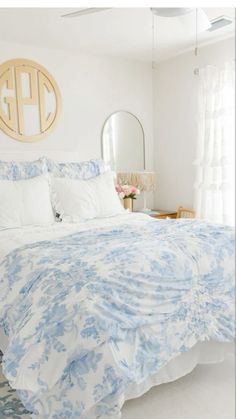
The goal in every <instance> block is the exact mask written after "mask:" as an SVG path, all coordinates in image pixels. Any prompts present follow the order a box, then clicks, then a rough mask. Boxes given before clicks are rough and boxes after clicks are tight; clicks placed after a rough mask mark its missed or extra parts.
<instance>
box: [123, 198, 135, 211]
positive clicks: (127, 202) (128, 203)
mask: <svg viewBox="0 0 236 419" xmlns="http://www.w3.org/2000/svg"><path fill="white" fill-rule="evenodd" d="M123 201H124V208H125V209H128V210H129V211H130V212H132V211H133V199H132V198H124V199H123Z"/></svg>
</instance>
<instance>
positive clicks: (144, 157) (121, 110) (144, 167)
mask: <svg viewBox="0 0 236 419" xmlns="http://www.w3.org/2000/svg"><path fill="white" fill-rule="evenodd" d="M119 112H125V113H128V114H129V115H131V116H133V117H134V118H135V119H136V120H137V121H138V123H139V125H140V128H141V130H142V134H143V169H142V170H140V172H142V171H144V170H146V152H145V146H146V143H145V133H144V129H143V126H142V124H141V122H140V120H139V119H138V117H137V116H136V115H134V114H133V113H132V112H130V111H126V110H124V109H119V110H118V111H114V112H112V113H111V114H110V115H109V116H108V117H107V118H106V119H105V121H104V123H103V125H102V131H101V151H102V159H103V160H104V153H103V141H102V140H103V132H104V129H105V126H106V123H107V121H108V120H109V119H110V118H111V117H112V116H113V115H115V114H116V113H119Z"/></svg>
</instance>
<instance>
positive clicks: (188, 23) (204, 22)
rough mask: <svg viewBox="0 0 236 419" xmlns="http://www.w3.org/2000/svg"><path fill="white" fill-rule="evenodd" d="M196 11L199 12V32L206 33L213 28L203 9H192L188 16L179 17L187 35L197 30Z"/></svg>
mask: <svg viewBox="0 0 236 419" xmlns="http://www.w3.org/2000/svg"><path fill="white" fill-rule="evenodd" d="M196 10H197V32H198V33H201V32H205V31H206V30H208V29H209V28H210V27H211V22H210V20H209V19H208V16H207V15H206V13H205V12H204V10H203V9H201V8H198V9H192V12H190V13H189V14H188V15H185V16H179V20H180V22H181V24H182V26H183V27H184V29H185V31H186V33H188V34H190V35H191V34H193V33H194V31H195V29H196Z"/></svg>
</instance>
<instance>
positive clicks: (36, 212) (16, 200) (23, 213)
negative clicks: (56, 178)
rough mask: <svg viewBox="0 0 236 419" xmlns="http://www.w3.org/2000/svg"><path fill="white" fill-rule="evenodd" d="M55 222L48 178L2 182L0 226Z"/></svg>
mask: <svg viewBox="0 0 236 419" xmlns="http://www.w3.org/2000/svg"><path fill="white" fill-rule="evenodd" d="M53 222H54V214H53V209H52V204H51V198H50V185H49V181H48V178H47V176H37V177H34V178H31V179H25V180H0V226H1V227H21V226H26V225H44V224H51V223H53Z"/></svg>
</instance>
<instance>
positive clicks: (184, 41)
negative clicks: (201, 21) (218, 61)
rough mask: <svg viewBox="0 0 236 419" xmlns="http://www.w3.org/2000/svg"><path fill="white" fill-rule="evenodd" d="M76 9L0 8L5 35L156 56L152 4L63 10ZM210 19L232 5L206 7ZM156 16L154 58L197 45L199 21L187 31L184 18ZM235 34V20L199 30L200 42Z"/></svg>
mask: <svg viewBox="0 0 236 419" xmlns="http://www.w3.org/2000/svg"><path fill="white" fill-rule="evenodd" d="M74 10H76V9H58V8H38V9H35V8H32V9H23V8H22V9H20V8H19V9H17V8H15V9H14V8H13V9H12V8H11V9H10V8H9V9H8V8H5V9H3V8H2V9H1V8H0V40H1V41H9V42H17V43H22V44H27V45H34V46H40V47H48V48H59V49H64V50H68V51H73V52H85V53H92V54H98V55H109V56H117V57H123V58H128V59H135V60H142V61H151V58H152V53H151V51H152V13H151V12H150V9H148V8H127V9H124V8H116V9H110V10H106V11H104V12H100V13H96V14H91V15H84V16H82V17H77V18H72V19H69V18H67V19H65V18H61V15H62V14H65V13H69V12H71V11H74ZM204 11H205V12H206V13H207V15H208V17H209V18H210V19H214V18H217V17H219V16H222V15H226V16H230V17H232V18H234V9H232V8H220V9H219V8H218V9H216V8H211V9H204ZM187 16H188V15H185V16H183V17H182V18H181V19H179V18H161V17H156V18H155V27H156V30H157V45H158V48H157V50H156V54H155V59H156V61H161V60H165V59H168V58H170V57H172V56H174V55H177V54H180V53H182V52H184V51H186V50H188V49H191V48H193V47H194V40H195V25H194V24H193V23H194V22H193V23H192V24H191V25H190V26H191V27H190V31H189V30H188V31H186V26H185V22H184V19H185V18H186V19H187V18H188V17H187ZM230 36H234V24H232V25H229V26H226V27H225V28H222V29H219V30H218V31H215V32H208V31H206V32H204V33H201V34H199V44H200V45H201V44H206V43H211V42H216V41H218V40H220V39H223V38H226V37H230Z"/></svg>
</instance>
